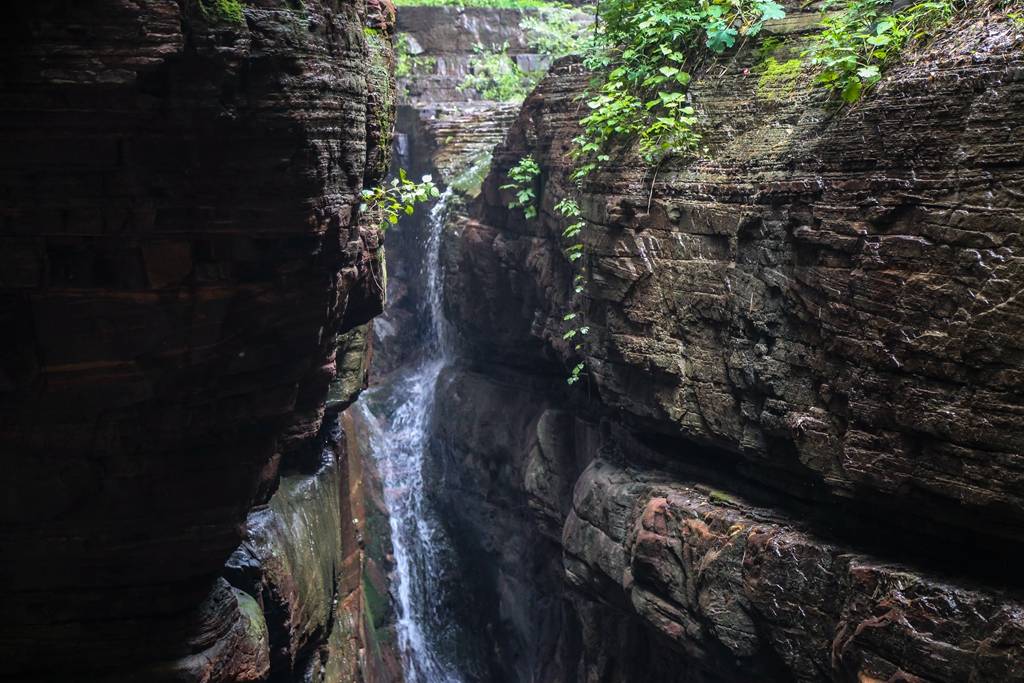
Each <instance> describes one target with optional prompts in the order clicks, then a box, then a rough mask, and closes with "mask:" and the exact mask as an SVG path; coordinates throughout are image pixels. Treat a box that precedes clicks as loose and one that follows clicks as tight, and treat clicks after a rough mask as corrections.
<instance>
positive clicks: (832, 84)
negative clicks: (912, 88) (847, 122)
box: [804, 0, 964, 103]
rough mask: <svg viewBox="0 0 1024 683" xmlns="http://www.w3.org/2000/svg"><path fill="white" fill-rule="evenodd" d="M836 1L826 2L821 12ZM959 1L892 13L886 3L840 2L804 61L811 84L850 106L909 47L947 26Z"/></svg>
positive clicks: (920, 5) (866, 0)
mask: <svg viewBox="0 0 1024 683" xmlns="http://www.w3.org/2000/svg"><path fill="white" fill-rule="evenodd" d="M836 4H837V3H836V2H829V3H826V5H825V7H824V8H823V11H827V10H828V9H830V8H832V7H834V6H835V5H836ZM963 4H964V3H963V2H962V0H961V1H960V2H957V1H955V0H935V1H930V2H915V3H913V4H911V5H910V6H908V7H905V8H903V9H901V10H899V11H898V12H895V13H893V11H892V6H893V5H892V2H890V0H846V2H845V3H843V6H842V9H841V11H840V12H838V13H837V14H835V15H826V16H825V18H824V19H823V20H822V26H823V27H824V29H823V30H822V32H821V34H820V35H819V36H818V37H817V39H816V40H815V42H814V43H813V44H812V45H811V47H810V48H809V49H807V50H806V51H805V52H804V57H806V58H809V59H810V63H811V64H812V65H813V66H815V67H817V68H818V69H819V72H818V75H817V78H816V81H817V82H818V83H819V84H820V85H823V86H824V87H825V88H827V89H828V90H830V91H831V92H833V93H836V94H837V95H838V96H839V97H840V98H841V100H842V101H843V102H846V103H853V102H856V101H857V100H859V99H860V98H861V97H862V96H863V95H864V93H865V92H866V91H868V90H869V89H871V88H872V87H874V85H875V84H877V83H878V82H879V81H880V80H882V72H883V70H884V69H885V67H886V66H888V65H889V64H890V63H891V62H892V61H893V60H894V58H895V57H896V56H897V55H899V53H900V51H901V50H902V49H903V48H904V47H906V46H907V45H908V44H910V43H914V42H920V41H923V40H925V39H927V37H928V36H929V35H930V34H931V33H932V32H934V31H935V30H936V29H937V28H939V27H940V26H942V25H944V24H946V23H948V22H949V20H950V19H952V17H953V15H954V14H955V12H956V10H957V8H958V7H959V6H962V5H963Z"/></svg>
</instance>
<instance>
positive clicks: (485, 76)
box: [458, 43, 543, 102]
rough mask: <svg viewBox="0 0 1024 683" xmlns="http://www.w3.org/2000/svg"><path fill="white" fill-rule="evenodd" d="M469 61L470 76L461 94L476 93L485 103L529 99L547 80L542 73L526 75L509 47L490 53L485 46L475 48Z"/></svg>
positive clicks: (461, 85)
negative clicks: (473, 91)
mask: <svg viewBox="0 0 1024 683" xmlns="http://www.w3.org/2000/svg"><path fill="white" fill-rule="evenodd" d="M473 50H474V52H475V54H474V56H473V57H472V58H471V59H470V60H469V68H470V73H468V74H466V77H465V78H463V79H462V83H460V84H459V85H458V89H459V90H461V91H465V90H475V91H476V92H477V93H479V94H480V97H482V98H484V99H485V100H493V101H495V102H515V101H517V100H522V99H525V98H526V96H527V95H528V94H530V91H531V90H533V88H534V87H535V86H536V85H537V83H538V82H539V81H540V78H541V76H543V72H542V71H523V70H522V69H520V68H519V65H518V64H517V63H516V60H515V59H513V58H512V56H511V55H509V53H508V43H505V44H504V45H502V46H501V47H500V48H496V49H488V48H486V47H484V46H483V45H481V44H479V43H478V44H477V45H476V47H474V48H473Z"/></svg>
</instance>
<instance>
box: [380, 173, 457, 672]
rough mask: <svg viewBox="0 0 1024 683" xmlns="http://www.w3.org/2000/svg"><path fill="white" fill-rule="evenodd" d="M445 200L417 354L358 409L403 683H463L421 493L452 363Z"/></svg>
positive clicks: (432, 237) (428, 257) (437, 546)
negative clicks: (447, 644) (380, 511)
mask: <svg viewBox="0 0 1024 683" xmlns="http://www.w3.org/2000/svg"><path fill="white" fill-rule="evenodd" d="M450 197H451V190H450V189H448V190H446V191H445V192H444V194H442V195H441V198H440V199H439V200H438V201H437V203H436V204H435V205H434V207H433V209H432V210H431V213H430V216H429V221H428V234H427V239H426V243H425V250H426V254H425V260H424V268H425V270H426V273H425V275H426V277H425V281H426V292H425V295H426V296H425V303H426V317H427V323H428V324H427V325H426V329H425V330H424V333H425V337H424V339H423V341H422V353H421V354H420V355H419V356H418V358H417V360H416V361H414V362H412V363H411V364H410V365H409V366H408V367H406V368H404V369H402V370H399V371H397V372H396V378H395V379H394V380H393V381H391V382H388V383H387V386H380V387H376V388H374V389H372V390H371V391H369V392H367V396H366V397H365V398H364V399H363V400H362V401H360V410H361V411H362V413H363V416H364V417H365V418H366V422H367V424H368V425H369V427H370V439H371V446H372V448H373V453H374V457H375V458H376V460H377V463H378V466H379V468H380V472H381V477H382V479H383V483H384V489H385V501H386V503H387V506H388V512H389V515H390V520H391V540H392V545H393V547H394V555H395V577H394V581H395V584H396V597H397V601H398V612H399V614H398V623H397V626H398V639H399V648H400V651H401V653H402V659H403V662H402V664H403V669H404V671H405V680H406V682H407V683H461V681H462V677H461V676H460V675H459V673H458V671H457V669H456V666H455V665H454V663H453V662H452V661H451V660H452V657H451V656H450V654H447V653H444V652H443V651H442V650H443V648H442V647H440V643H441V641H442V640H443V639H444V638H445V635H446V633H445V632H446V631H450V630H451V629H454V628H455V625H454V623H453V620H452V619H449V618H448V616H447V615H446V614H445V613H444V608H443V607H442V605H443V597H444V594H445V590H446V587H445V585H444V583H443V581H442V576H443V573H444V572H443V568H444V567H445V566H446V563H447V558H448V557H449V553H450V545H449V543H448V541H447V539H446V534H445V531H444V528H443V527H442V526H441V524H440V523H439V521H438V517H437V513H436V511H435V510H434V509H433V505H432V504H431V501H430V500H429V498H428V496H427V495H426V492H425V490H424V462H425V459H426V457H427V454H428V449H429V445H430V444H429V441H430V433H431V420H432V417H433V413H434V397H435V394H436V386H437V380H438V377H439V375H440V373H441V370H442V369H443V368H444V366H445V365H446V363H447V359H448V355H449V348H448V333H447V330H446V322H445V319H444V314H443V311H442V301H443V291H442V288H443V276H442V273H441V266H440V247H441V232H442V229H443V226H444V221H445V217H446V214H447V210H448V204H449V199H450Z"/></svg>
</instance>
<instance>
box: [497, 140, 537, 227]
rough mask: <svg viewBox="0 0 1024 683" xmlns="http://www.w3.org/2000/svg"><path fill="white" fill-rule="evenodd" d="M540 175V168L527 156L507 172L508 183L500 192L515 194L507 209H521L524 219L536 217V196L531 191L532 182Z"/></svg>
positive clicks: (531, 157)
mask: <svg viewBox="0 0 1024 683" xmlns="http://www.w3.org/2000/svg"><path fill="white" fill-rule="evenodd" d="M538 175H540V166H538V165H537V162H536V161H534V159H533V156H531V155H527V156H525V157H523V158H522V159H520V160H519V163H517V164H516V165H515V166H513V167H512V168H510V169H509V170H508V179H509V181H510V182H509V183H507V184H505V185H502V186H501V189H502V190H512V191H513V192H514V193H515V194H514V196H513V199H512V201H510V202H509V203H508V208H510V209H516V208H521V209H522V210H523V215H524V216H526V218H528V219H531V218H536V217H537V195H536V193H535V192H534V190H533V181H534V179H535V178H536V177H537V176H538Z"/></svg>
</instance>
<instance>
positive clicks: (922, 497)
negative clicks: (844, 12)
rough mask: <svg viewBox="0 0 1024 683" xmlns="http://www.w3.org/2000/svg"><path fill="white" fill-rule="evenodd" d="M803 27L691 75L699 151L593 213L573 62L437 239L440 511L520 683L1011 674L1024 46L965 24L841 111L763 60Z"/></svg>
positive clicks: (613, 189)
mask: <svg viewBox="0 0 1024 683" xmlns="http://www.w3.org/2000/svg"><path fill="white" fill-rule="evenodd" d="M787 7H788V9H789V16H788V17H787V19H786V20H784V21H782V22H777V23H775V24H773V25H770V26H769V27H768V35H770V36H773V37H776V38H779V39H780V40H781V41H782V42H781V45H779V46H778V47H775V48H774V50H773V51H772V52H770V53H767V52H766V51H765V50H764V49H758V46H757V45H755V44H749V45H744V46H743V47H741V48H740V49H739V51H738V52H737V53H736V54H735V55H729V56H728V57H727V58H725V59H723V60H720V61H716V62H712V63H709V64H705V65H704V66H703V67H702V68H701V69H700V70H699V71H698V72H697V73H695V74H694V81H693V84H692V85H691V87H690V93H691V97H692V100H693V102H694V104H695V106H696V107H697V109H698V111H699V113H700V130H701V133H702V135H703V145H705V146H706V151H703V152H701V153H700V154H698V155H697V156H696V158H692V159H676V160H672V161H670V162H669V163H665V164H663V165H661V166H660V167H659V168H657V169H651V168H646V167H644V165H643V164H642V163H640V162H639V161H638V160H637V158H636V156H635V155H634V154H633V153H632V152H631V151H630V150H628V149H618V150H616V151H615V153H614V154H613V155H612V159H611V161H610V162H608V163H607V164H606V166H605V167H604V169H603V170H602V171H600V172H598V173H596V174H594V175H593V176H592V177H590V178H588V179H587V180H586V181H585V183H584V185H583V188H582V191H581V192H580V193H579V194H578V195H577V192H576V190H575V187H574V184H573V183H572V182H571V181H569V180H568V173H569V171H570V170H571V161H570V160H569V159H568V157H567V153H568V151H569V149H570V147H571V139H572V138H573V137H574V136H576V135H578V134H579V132H580V131H579V126H578V120H579V117H580V103H579V101H578V99H577V96H578V95H579V94H580V93H581V92H583V90H584V89H585V87H586V79H587V75H586V72H585V71H584V70H583V68H582V66H581V65H580V64H578V63H577V62H575V61H572V60H565V61H562V62H560V63H558V64H557V65H556V66H555V68H554V69H553V70H552V72H551V73H550V74H549V75H548V77H547V78H546V80H545V81H544V82H543V83H542V84H541V86H540V87H539V88H538V89H537V91H536V92H534V94H533V95H532V96H530V97H529V98H528V100H527V101H526V103H525V105H524V107H523V109H522V111H521V112H520V114H519V118H518V120H517V121H516V123H515V124H514V126H513V128H512V130H511V132H510V133H509V135H508V137H507V138H506V140H505V142H504V143H503V144H502V145H501V146H499V148H498V149H497V150H496V151H495V154H494V165H493V168H492V171H491V174H490V175H489V176H488V178H487V179H486V181H485V182H484V185H483V193H482V195H481V199H480V200H479V201H478V203H477V206H476V213H475V215H473V216H471V217H465V216H463V217H458V216H457V217H456V218H455V219H454V220H453V221H452V223H451V225H450V226H449V230H448V233H447V241H446V245H445V264H446V278H447V280H446V282H447V292H446V306H447V311H448V315H449V318H450V320H451V321H452V323H453V326H454V327H455V328H456V329H458V330H459V332H460V333H461V340H462V344H463V348H462V360H461V362H460V364H459V365H458V366H457V367H456V368H454V369H452V370H451V371H449V372H448V373H447V376H446V378H444V381H443V382H442V385H441V388H440V389H439V398H438V400H439V403H440V404H441V406H442V411H443V414H444V418H443V419H442V420H441V421H440V424H441V425H442V427H441V430H442V431H441V433H440V434H439V436H438V438H437V451H438V458H439V459H440V461H441V462H442V466H441V467H440V469H441V471H442V475H441V476H442V477H443V478H444V482H445V486H444V487H443V488H442V493H441V494H439V495H441V496H444V497H446V498H447V499H448V503H449V507H450V509H451V511H452V512H451V514H452V516H453V519H454V520H455V523H457V524H459V525H460V528H461V529H462V536H463V538H465V539H467V540H466V541H465V543H466V545H467V546H468V547H469V546H471V547H472V548H473V549H472V551H471V553H470V554H471V556H472V557H474V558H475V561H476V563H477V565H478V566H480V567H482V568H483V570H482V571H481V572H479V573H478V576H480V581H479V583H480V587H479V595H478V596H477V597H476V599H477V600H479V601H482V602H483V604H487V605H488V606H490V607H491V608H492V609H493V613H492V614H493V616H492V619H491V621H490V627H491V628H493V629H494V633H495V634H497V635H496V636H495V640H496V641H497V642H500V643H505V646H506V647H507V648H513V649H515V648H519V651H520V652H521V657H520V661H522V662H525V663H527V665H524V666H523V667H520V669H519V670H518V671H514V670H510V671H514V672H513V673H510V674H509V678H511V679H513V680H536V681H541V680H586V681H597V680H601V681H641V680H658V681H736V682H739V681H750V680H764V681H769V680H772V681H774V680H778V681H789V680H800V681H821V680H850V681H947V682H950V683H952V682H954V681H996V680H998V681H1020V680H1024V650H1022V648H1024V600H1022V597H1021V593H1020V572H1019V571H1018V563H1017V560H1016V557H1017V555H1018V554H1019V553H1020V551H1021V548H1022V540H1024V524H1022V523H1024V477H1022V473H1024V394H1022V393H1021V389H1020V387H1021V386H1022V379H1024V377H1022V375H1021V369H1022V367H1024V345H1022V342H1021V337H1020V330H1021V329H1022V324H1024V299H1021V297H1020V293H1021V291H1022V287H1024V267H1022V255H1021V252H1022V249H1024V244H1022V238H1024V205H1022V202H1021V197H1022V196H1024V164H1022V159H1024V135H1022V133H1024V81H1022V80H1021V74H1022V73H1024V49H1022V47H1024V36H1022V33H1021V30H1020V28H1019V27H1017V26H1015V25H1014V24H1013V22H1011V21H1010V20H1009V19H1008V18H1006V17H1005V16H1004V15H1001V14H999V13H990V14H987V13H986V12H985V11H984V8H983V7H981V6H980V5H978V6H973V7H974V9H973V10H971V11H968V12H966V13H965V14H964V15H962V16H960V17H959V18H958V19H957V20H956V22H955V24H954V25H953V26H951V27H950V28H949V29H947V30H943V31H941V32H940V33H939V35H938V36H937V37H936V39H935V40H934V41H933V42H931V43H930V44H928V45H927V46H924V47H919V48H914V49H912V50H909V51H908V52H907V53H906V54H904V55H903V56H902V57H901V59H900V61H899V62H898V63H897V64H895V65H894V66H893V67H892V68H891V70H890V71H889V73H888V74H887V75H886V77H885V79H884V80H883V81H882V83H881V84H880V85H879V86H878V87H877V89H875V90H874V91H873V92H871V93H870V94H868V95H867V97H866V98H865V99H864V101H862V102H861V103H858V104H857V105H855V106H847V107H842V108H839V107H837V106H835V104H834V103H831V102H828V101H826V97H825V95H824V94H823V93H822V91H821V90H820V89H819V88H816V87H815V86H814V85H813V84H812V83H811V77H810V76H808V75H807V74H806V72H804V73H803V74H802V75H801V73H799V72H798V73H796V75H789V76H784V77H779V76H778V74H777V73H776V74H772V73H771V72H769V71H768V70H766V69H765V64H766V61H767V59H768V58H769V57H770V58H772V59H774V60H776V62H777V63H786V62H787V61H789V60H791V59H798V58H799V53H800V51H801V49H802V47H803V44H804V41H805V40H806V37H807V36H808V35H809V34H810V33H811V32H812V31H813V30H814V26H815V24H816V23H817V20H818V15H817V13H816V12H813V11H811V10H810V9H807V10H802V9H801V8H800V7H799V4H798V3H787ZM526 154H532V155H533V156H534V158H535V159H537V160H538V161H539V162H540V164H541V166H542V169H543V170H542V174H541V176H540V177H539V178H538V180H537V182H536V184H535V188H534V189H535V190H536V192H537V197H538V206H539V209H540V216H539V218H538V219H536V220H526V219H525V218H524V216H523V214H522V212H521V211H518V210H509V209H508V208H507V206H506V205H507V202H508V200H509V195H508V192H507V191H503V190H502V189H501V188H500V186H501V185H503V184H504V183H506V182H507V180H506V173H507V171H508V169H509V168H510V167H511V166H512V165H514V164H515V163H516V162H517V161H518V160H519V159H520V158H522V157H523V156H525V155H526ZM568 196H580V199H581V201H580V205H581V207H582V209H583V213H584V218H585V219H586V221H587V228H586V229H585V231H584V238H585V243H586V250H585V254H586V255H585V257H584V259H583V263H584V264H585V266H584V273H585V275H586V278H587V282H586V287H585V291H584V293H583V295H582V297H581V299H580V300H579V302H578V303H574V302H573V299H572V297H573V295H572V278H573V275H574V270H573V266H572V265H571V264H570V262H569V261H568V259H567V258H566V256H565V255H564V251H563V249H564V248H565V247H566V246H568V243H567V242H565V241H564V240H563V239H562V238H561V231H562V229H563V228H564V227H565V225H564V220H563V219H560V218H559V217H558V216H557V214H556V213H555V211H554V205H555V204H556V203H557V202H558V201H559V200H561V199H562V198H564V197H568ZM574 310H579V311H580V313H581V316H582V318H583V319H584V320H585V321H586V324H587V325H588V326H589V328H590V331H589V334H588V335H587V336H586V337H585V341H584V347H583V350H582V355H583V360H584V361H585V363H586V369H585V371H584V379H583V380H582V381H581V382H580V383H579V385H577V386H576V387H574V388H570V387H568V386H567V385H566V383H565V378H566V377H567V376H568V374H569V369H570V368H571V367H572V366H573V365H574V364H575V362H576V361H577V357H576V356H575V355H574V352H573V349H572V345H571V342H568V341H565V340H563V338H562V337H563V334H564V333H565V332H566V330H567V329H568V326H569V325H568V324H567V323H566V322H564V320H563V317H564V315H565V314H567V313H569V312H571V311H574ZM574 341H575V340H574ZM495 520H497V521H495ZM538 615H545V616H544V619H538ZM541 634H543V637H542V638H536V636H538V635H541ZM529 663H534V665H533V666H532V668H531V667H530V666H529V665H528V664H529ZM552 667H554V668H552Z"/></svg>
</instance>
